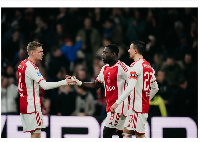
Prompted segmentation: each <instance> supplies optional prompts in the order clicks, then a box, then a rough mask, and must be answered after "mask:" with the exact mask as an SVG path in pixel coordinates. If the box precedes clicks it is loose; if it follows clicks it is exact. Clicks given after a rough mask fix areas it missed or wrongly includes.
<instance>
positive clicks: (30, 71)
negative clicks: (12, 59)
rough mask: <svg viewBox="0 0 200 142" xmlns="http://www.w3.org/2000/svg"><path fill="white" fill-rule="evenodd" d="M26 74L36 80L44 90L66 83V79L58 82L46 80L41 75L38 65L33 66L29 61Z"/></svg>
mask: <svg viewBox="0 0 200 142" xmlns="http://www.w3.org/2000/svg"><path fill="white" fill-rule="evenodd" d="M26 75H27V76H28V77H29V78H31V79H33V80H34V81H36V82H37V83H38V84H39V85H40V86H41V87H42V88H43V89H44V90H48V89H53V88H57V87H59V86H61V85H67V81H66V80H62V81H58V82H46V80H45V79H44V77H43V76H42V75H41V73H40V71H39V69H38V67H36V66H33V65H32V64H31V63H27V69H26Z"/></svg>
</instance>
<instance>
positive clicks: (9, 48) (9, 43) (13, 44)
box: [2, 30, 24, 63]
mask: <svg viewBox="0 0 200 142" xmlns="http://www.w3.org/2000/svg"><path fill="white" fill-rule="evenodd" d="M5 36H6V35H5ZM2 42H3V45H2V53H3V54H2V56H3V57H5V58H7V59H8V60H9V61H10V63H12V62H13V60H14V57H15V54H16V53H17V51H19V49H20V48H24V39H23V38H22V33H20V32H19V31H17V30H16V31H13V32H12V35H11V36H10V37H9V38H8V39H7V40H6V39H4V38H3V41H2Z"/></svg>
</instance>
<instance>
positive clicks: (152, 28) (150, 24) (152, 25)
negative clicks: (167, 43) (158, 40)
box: [145, 9, 157, 61]
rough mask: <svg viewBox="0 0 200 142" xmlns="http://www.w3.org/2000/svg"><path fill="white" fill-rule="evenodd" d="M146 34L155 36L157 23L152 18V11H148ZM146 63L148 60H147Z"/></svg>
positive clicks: (153, 17)
mask: <svg viewBox="0 0 200 142" xmlns="http://www.w3.org/2000/svg"><path fill="white" fill-rule="evenodd" d="M146 23H147V24H146V30H145V31H146V32H145V33H146V34H147V35H156V28H157V21H156V19H155V16H154V10H152V9H149V10H148V13H147V18H146ZM147 61H148V60H147Z"/></svg>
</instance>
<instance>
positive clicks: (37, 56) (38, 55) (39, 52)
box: [33, 46, 44, 60]
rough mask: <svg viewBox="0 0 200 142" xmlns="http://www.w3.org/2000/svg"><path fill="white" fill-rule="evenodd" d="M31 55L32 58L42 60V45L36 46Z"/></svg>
mask: <svg viewBox="0 0 200 142" xmlns="http://www.w3.org/2000/svg"><path fill="white" fill-rule="evenodd" d="M33 55H34V58H35V59H36V60H42V58H43V55H44V54H43V49H42V46H40V47H38V48H36V49H35V50H34V51H33Z"/></svg>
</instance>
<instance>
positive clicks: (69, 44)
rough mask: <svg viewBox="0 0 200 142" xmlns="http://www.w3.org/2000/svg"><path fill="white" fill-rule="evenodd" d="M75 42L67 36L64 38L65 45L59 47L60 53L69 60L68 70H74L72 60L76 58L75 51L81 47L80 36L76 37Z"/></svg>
mask: <svg viewBox="0 0 200 142" xmlns="http://www.w3.org/2000/svg"><path fill="white" fill-rule="evenodd" d="M76 40H77V43H76V45H74V43H73V41H72V40H71V39H69V38H67V39H65V45H63V46H62V47H61V52H62V54H63V55H64V56H65V57H66V58H67V60H68V61H69V62H70V72H73V70H74V62H75V60H76V59H77V56H76V55H77V51H78V50H79V49H80V48H81V45H82V43H81V39H80V37H77V38H76Z"/></svg>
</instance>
